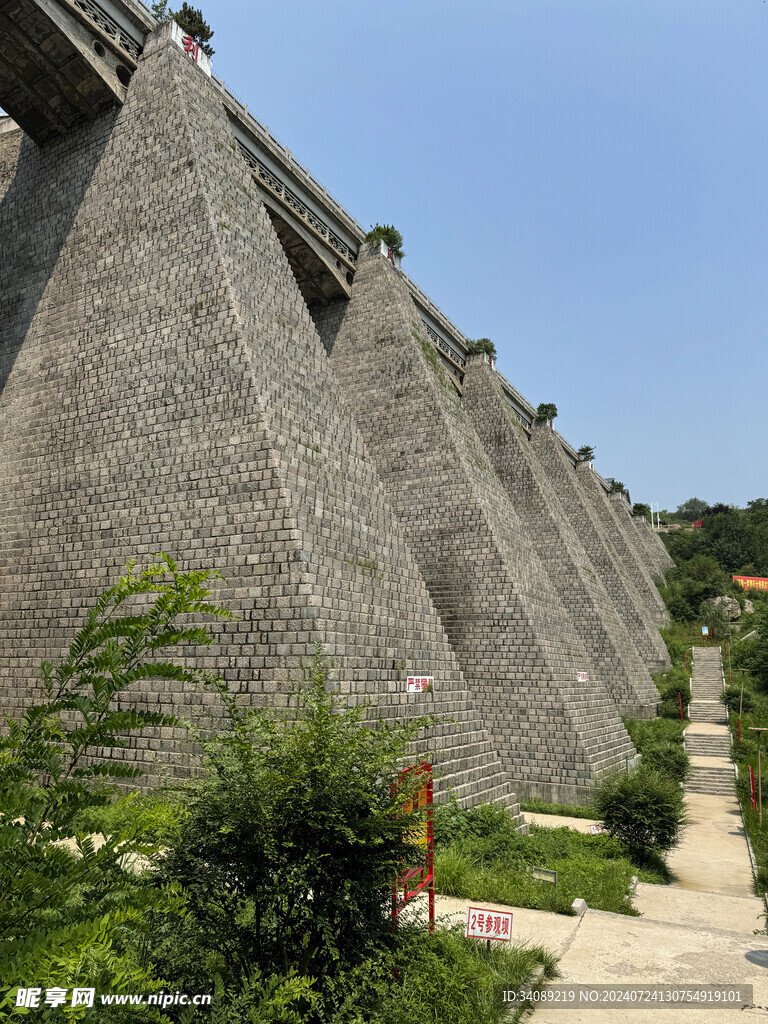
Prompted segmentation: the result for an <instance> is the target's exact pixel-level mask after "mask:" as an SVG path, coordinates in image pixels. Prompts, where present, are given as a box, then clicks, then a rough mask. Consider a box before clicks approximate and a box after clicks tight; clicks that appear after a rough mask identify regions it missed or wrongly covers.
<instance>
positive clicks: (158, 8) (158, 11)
mask: <svg viewBox="0 0 768 1024" xmlns="http://www.w3.org/2000/svg"><path fill="white" fill-rule="evenodd" d="M150 10H151V11H152V13H153V14H154V16H155V18H157V20H158V21H159V22H160V24H161V25H164V24H165V23H166V21H170V20H171V18H172V17H173V11H172V10H171V9H170V7H169V6H168V0H157V2H156V3H154V4H152V5H151V7H150Z"/></svg>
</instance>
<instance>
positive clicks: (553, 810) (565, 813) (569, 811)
mask: <svg viewBox="0 0 768 1024" xmlns="http://www.w3.org/2000/svg"><path fill="white" fill-rule="evenodd" d="M520 809H521V810H523V811H530V812H531V813H532V814H559V815H560V816H561V817H564V818H594V817H595V809H594V807H577V806H575V805H573V804H548V803H547V802H546V800H537V799H535V798H534V799H533V800H526V801H525V803H522V804H520Z"/></svg>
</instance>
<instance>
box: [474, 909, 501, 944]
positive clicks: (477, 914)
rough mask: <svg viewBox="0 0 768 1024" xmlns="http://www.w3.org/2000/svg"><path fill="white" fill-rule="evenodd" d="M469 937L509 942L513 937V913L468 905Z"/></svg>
mask: <svg viewBox="0 0 768 1024" xmlns="http://www.w3.org/2000/svg"><path fill="white" fill-rule="evenodd" d="M467 938H468V939H498V940H499V941H501V942H509V940H510V939H511V938H512V914H510V913H507V912H506V911H503V910H483V909H482V908H481V907H467Z"/></svg>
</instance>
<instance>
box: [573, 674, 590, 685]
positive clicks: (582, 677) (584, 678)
mask: <svg viewBox="0 0 768 1024" xmlns="http://www.w3.org/2000/svg"><path fill="white" fill-rule="evenodd" d="M576 682H577V683H588V682H589V672H577V673H576Z"/></svg>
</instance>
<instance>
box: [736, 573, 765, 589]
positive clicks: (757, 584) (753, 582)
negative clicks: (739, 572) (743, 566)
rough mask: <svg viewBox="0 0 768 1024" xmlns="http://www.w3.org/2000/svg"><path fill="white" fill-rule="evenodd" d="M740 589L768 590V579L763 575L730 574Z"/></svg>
mask: <svg viewBox="0 0 768 1024" xmlns="http://www.w3.org/2000/svg"><path fill="white" fill-rule="evenodd" d="M731 579H732V580H733V582H734V583H738V584H739V586H740V587H741V588H742V590H768V579H766V578H765V576H731Z"/></svg>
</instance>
